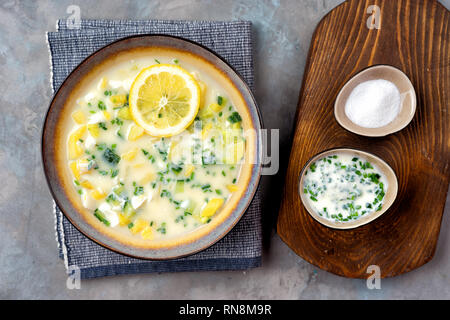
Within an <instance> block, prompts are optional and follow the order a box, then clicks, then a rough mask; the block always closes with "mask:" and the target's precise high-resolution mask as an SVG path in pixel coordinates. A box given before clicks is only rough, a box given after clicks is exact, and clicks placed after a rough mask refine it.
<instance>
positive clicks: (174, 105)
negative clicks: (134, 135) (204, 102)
mask: <svg viewBox="0 0 450 320" xmlns="http://www.w3.org/2000/svg"><path fill="white" fill-rule="evenodd" d="M129 104H130V111H131V116H132V117H133V119H134V121H135V122H136V124H138V125H139V126H141V127H142V128H144V130H145V131H146V132H147V133H148V134H149V135H151V136H155V137H169V136H173V135H176V134H178V133H181V132H182V131H183V130H184V129H186V128H187V127H188V126H189V125H190V124H191V123H192V122H193V121H194V119H195V116H196V115H197V112H198V108H199V105H200V87H199V85H198V83H197V81H196V80H195V79H194V77H193V76H192V75H191V74H190V73H189V72H188V71H186V70H185V69H183V68H181V67H179V66H175V65H170V64H156V65H153V66H150V67H148V68H145V69H143V70H142V71H141V72H140V73H139V74H138V76H137V77H136V79H135V80H134V82H133V84H132V85H131V89H130V96H129Z"/></svg>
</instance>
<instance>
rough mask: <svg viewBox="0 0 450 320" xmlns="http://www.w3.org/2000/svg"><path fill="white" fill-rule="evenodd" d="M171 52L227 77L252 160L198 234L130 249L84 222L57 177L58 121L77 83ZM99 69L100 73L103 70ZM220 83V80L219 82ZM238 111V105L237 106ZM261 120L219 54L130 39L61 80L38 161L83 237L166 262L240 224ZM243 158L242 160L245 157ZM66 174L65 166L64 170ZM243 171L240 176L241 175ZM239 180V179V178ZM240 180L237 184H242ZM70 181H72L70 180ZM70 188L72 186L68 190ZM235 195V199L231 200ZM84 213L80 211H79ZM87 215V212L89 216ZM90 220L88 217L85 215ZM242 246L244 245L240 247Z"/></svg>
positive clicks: (167, 41)
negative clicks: (141, 57)
mask: <svg viewBox="0 0 450 320" xmlns="http://www.w3.org/2000/svg"><path fill="white" fill-rule="evenodd" d="M155 49H157V50H175V51H177V52H183V54H185V55H186V57H188V56H189V57H193V59H198V60H201V61H202V62H203V63H206V64H207V65H208V67H205V70H206V69H207V68H209V69H207V70H213V69H212V68H214V70H217V71H218V72H219V73H220V74H221V77H222V78H221V79H226V81H227V85H229V86H230V88H233V92H235V93H236V95H237V96H238V97H239V101H240V102H242V103H239V105H240V106H239V107H240V108H241V110H243V112H244V113H245V114H244V115H243V119H246V120H245V123H244V120H243V127H244V129H245V127H246V126H247V128H249V129H253V134H254V136H253V137H252V138H251V139H250V140H248V141H250V142H248V144H249V145H248V147H247V148H246V150H247V151H246V157H247V156H249V157H250V158H251V159H253V160H255V161H253V162H249V163H248V164H245V165H243V168H244V169H241V175H240V178H239V180H238V182H237V186H238V191H236V193H234V194H233V195H232V197H231V198H230V201H229V202H230V203H231V205H228V203H229V202H227V204H226V205H225V206H224V208H223V209H221V211H220V212H219V213H217V215H218V216H217V218H216V217H215V218H214V219H212V220H211V222H210V223H208V224H207V225H205V226H202V227H201V228H199V229H201V231H198V232H197V231H193V232H191V233H190V234H189V235H188V236H186V239H185V238H183V239H175V240H173V241H172V240H171V241H167V243H162V244H161V245H154V246H153V245H148V246H147V245H142V246H140V245H135V244H133V243H130V242H129V241H128V242H127V241H121V239H120V237H119V236H117V237H113V236H111V235H110V234H108V232H107V231H105V230H101V229H100V227H95V226H94V225H93V223H90V222H89V221H88V218H87V213H85V212H84V211H86V209H84V208H83V207H82V206H81V205H80V203H79V202H80V199H79V196H78V198H76V192H75V190H72V189H74V188H73V186H72V185H71V184H70V183H71V182H72V180H70V179H69V178H67V177H69V175H68V174H67V173H65V174H64V173H62V171H63V170H62V169H61V168H62V167H64V166H65V167H67V163H65V162H64V161H63V159H62V158H61V155H60V154H61V152H60V150H61V149H62V148H61V146H62V145H63V143H65V142H64V141H65V140H64V141H63V138H61V137H60V136H62V135H61V134H58V131H61V130H60V128H61V123H62V122H63V120H62V119H66V118H67V117H70V114H69V113H68V112H65V109H66V110H69V107H67V108H66V106H68V105H70V104H73V103H74V99H75V97H76V96H77V92H79V91H80V90H81V89H80V86H83V84H82V83H88V81H91V80H88V79H94V78H95V77H94V75H98V74H100V72H102V70H108V69H107V68H108V66H112V65H114V63H115V62H117V61H120V59H125V58H128V57H131V58H132V57H133V54H134V53H135V52H140V53H141V54H142V53H143V54H145V52H146V51H145V50H155ZM102 68H103V69H102ZM224 81H225V80H224ZM236 107H237V106H236ZM260 129H261V120H260V115H259V113H258V108H257V105H256V102H255V99H254V97H253V95H252V93H251V90H250V88H249V87H248V86H247V85H246V83H245V82H244V80H243V79H242V78H241V76H240V75H239V74H238V73H237V72H236V71H235V70H234V69H233V68H232V67H231V66H230V65H229V64H228V63H227V62H226V61H225V60H224V59H222V58H221V57H220V56H219V55H217V54H216V53H214V52H213V51H211V50H209V49H207V48H205V47H203V46H201V45H199V44H197V43H194V42H192V41H189V40H186V39H182V38H178V37H172V36H166V35H141V36H133V37H128V38H124V39H121V40H118V41H116V42H113V43H111V44H109V45H107V46H105V47H103V48H102V49H100V50H98V51H96V52H95V53H93V54H92V55H90V56H89V57H87V58H86V59H85V60H84V61H82V62H81V63H80V64H79V65H78V66H77V67H76V68H75V69H74V70H73V71H72V72H71V73H70V75H69V76H68V77H67V78H66V79H65V81H64V82H63V84H62V85H61V87H60V88H59V89H58V91H57V92H56V94H55V96H54V98H53V100H52V102H51V104H50V107H49V109H48V113H47V115H46V118H45V123H44V128H43V132H42V160H43V166H44V171H45V176H46V178H47V182H48V185H49V187H50V191H51V193H52V195H53V198H54V199H55V201H56V204H57V205H58V207H59V208H60V209H61V210H62V212H63V213H64V215H65V216H66V218H67V219H68V220H69V221H70V222H71V223H72V224H73V225H74V226H75V227H76V228H77V229H78V230H79V231H80V232H82V233H83V234H84V235H85V236H87V237H89V238H90V239H91V240H93V241H95V242H97V243H98V244H100V245H102V246H104V247H106V248H109V249H111V250H114V251H116V252H118V253H121V254H125V255H128V256H132V257H137V258H142V259H155V260H165V259H172V258H179V257H183V256H187V255H190V254H193V253H196V252H199V251H201V250H204V249H206V248H208V247H209V246H211V245H212V244H214V243H215V242H217V241H218V240H220V239H221V238H223V237H224V236H225V235H226V234H227V233H228V232H230V230H231V229H232V228H233V227H234V226H235V225H236V223H237V222H238V221H239V220H240V218H241V217H242V215H243V214H244V213H245V211H246V209H247V207H248V206H249V204H250V202H251V200H252V199H253V196H254V194H255V192H256V189H257V186H258V183H259V179H260V171H261V162H260V161H259V160H260V159H261V157H260V155H261V149H262V142H261V141H262V140H261V130H260ZM246 159H247V158H246ZM66 171H67V168H66ZM242 171H244V173H242ZM241 177H244V178H242V179H241ZM241 180H242V182H241ZM72 183H73V182H72ZM69 187H71V188H69ZM233 197H234V198H233ZM83 210H84V211H83ZM90 216H92V213H91V215H90ZM90 218H91V219H92V217H90ZM244 245H245V244H244Z"/></svg>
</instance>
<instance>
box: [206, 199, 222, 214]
mask: <svg viewBox="0 0 450 320" xmlns="http://www.w3.org/2000/svg"><path fill="white" fill-rule="evenodd" d="M223 202H224V200H223V198H214V199H211V200H209V202H208V203H207V204H206V206H205V208H204V209H203V211H202V214H201V215H202V217H206V218H209V217H212V216H213V215H214V214H215V213H216V211H217V210H218V209H219V208H220V207H221V206H222V205H223Z"/></svg>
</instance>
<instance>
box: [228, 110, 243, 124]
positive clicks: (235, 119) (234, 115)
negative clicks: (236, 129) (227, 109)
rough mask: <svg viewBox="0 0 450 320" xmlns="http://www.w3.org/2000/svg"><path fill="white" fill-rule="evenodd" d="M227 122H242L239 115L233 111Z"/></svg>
mask: <svg viewBox="0 0 450 320" xmlns="http://www.w3.org/2000/svg"><path fill="white" fill-rule="evenodd" d="M228 121H230V122H231V123H236V122H240V121H242V118H241V115H240V114H239V113H238V112H236V111H234V112H233V113H232V114H231V115H230V116H229V117H228Z"/></svg>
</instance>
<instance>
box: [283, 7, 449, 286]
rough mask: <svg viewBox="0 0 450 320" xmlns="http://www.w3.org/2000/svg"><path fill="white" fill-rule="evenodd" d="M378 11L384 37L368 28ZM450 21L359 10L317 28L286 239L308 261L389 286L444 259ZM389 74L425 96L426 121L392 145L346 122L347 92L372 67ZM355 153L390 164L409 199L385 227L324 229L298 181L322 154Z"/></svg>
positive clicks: (425, 13) (420, 10) (427, 13)
mask: <svg viewBox="0 0 450 320" xmlns="http://www.w3.org/2000/svg"><path fill="white" fill-rule="evenodd" d="M370 5H377V6H378V7H380V9H381V10H380V13H381V14H380V29H369V28H368V27H367V25H366V21H367V19H368V18H369V17H370V14H368V13H367V8H368V7H369V6H370ZM449 17H450V14H449V11H448V10H447V9H446V8H445V7H443V6H442V5H441V4H440V3H438V2H437V1H434V0H429V1H427V0H398V1H397V0H396V1H392V0H384V1H383V0H370V1H359V0H351V1H347V2H345V3H343V4H342V5H340V6H338V7H336V8H335V9H333V10H332V11H331V12H330V13H329V14H328V15H327V16H325V17H324V19H323V20H322V21H321V22H320V23H319V25H318V26H317V28H316V30H315V33H314V35H313V38H312V40H311V46H310V51H309V56H308V61H307V65H306V69H305V75H304V79H303V84H302V89H301V92H300V98H299V104H298V107H297V114H296V120H295V133H294V138H293V145H292V150H291V155H290V160H289V167H288V172H287V175H286V184H285V190H284V194H283V200H282V204H281V207H280V212H279V216H278V226H277V228H278V233H279V235H280V236H281V238H282V240H283V241H284V242H286V243H287V244H288V246H289V247H290V248H292V249H293V250H294V251H295V252H296V253H297V254H298V255H300V256H301V257H302V258H304V259H305V260H307V261H309V262H310V263H312V264H314V265H316V266H318V267H319V268H322V269H324V270H327V271H330V272H332V273H335V274H338V275H342V276H345V277H352V278H367V277H368V274H367V273H366V270H367V267H368V266H370V265H378V266H380V269H381V276H382V277H391V276H395V275H398V274H401V273H404V272H407V271H410V270H413V269H415V268H417V267H420V266H421V265H423V264H425V263H427V262H428V261H429V260H431V258H432V257H433V255H434V252H435V248H436V244H437V240H438V236H439V229H440V225H441V220H442V215H443V211H444V205H445V200H446V193H447V190H448V184H449V175H450V167H449V158H450V134H449V126H450V116H449V110H448V108H449V89H450V87H449V86H450V52H449V50H450V30H449ZM377 64H388V65H392V66H395V67H397V68H399V69H400V70H402V71H403V72H405V73H406V75H407V76H408V77H409V78H410V79H411V82H412V83H413V85H414V87H415V89H416V94H417V111H416V114H415V116H414V118H413V120H412V122H411V123H410V125H409V126H407V127H406V128H405V129H403V130H402V131H400V132H397V133H395V134H392V135H389V136H387V137H383V138H368V137H362V136H358V135H356V134H353V133H351V132H348V131H346V130H345V129H343V128H342V127H340V126H339V124H338V123H337V122H336V120H335V118H334V114H333V108H334V101H335V99H336V96H337V94H338V93H339V90H340V88H341V87H342V86H343V85H344V84H345V83H346V81H347V80H349V79H350V78H351V77H352V76H354V75H355V74H356V73H358V72H359V71H361V70H363V69H364V68H366V67H369V66H372V65H377ZM333 147H351V148H358V149H361V150H363V151H367V152H371V153H374V154H376V155H378V156H379V157H381V158H382V159H384V160H385V161H386V162H387V163H389V165H390V166H391V167H392V168H393V169H394V171H395V172H396V174H397V176H398V182H399V193H398V197H397V199H396V201H395V202H394V204H393V206H392V207H391V208H390V209H389V210H388V211H387V212H386V213H385V214H384V215H383V216H382V217H380V218H379V219H377V220H375V221H373V222H372V223H370V224H368V225H365V226H362V227H359V228H356V229H353V230H334V229H330V228H327V227H325V226H322V225H321V224H319V223H318V222H316V221H315V220H314V219H313V218H312V217H311V216H310V215H309V214H308V213H307V211H306V210H305V208H304V207H303V205H302V203H301V200H300V197H299V195H298V192H297V190H298V189H297V186H298V176H299V174H300V171H301V169H302V167H303V166H304V164H305V163H306V162H307V160H308V159H309V158H311V157H312V156H313V155H315V154H316V153H318V152H320V151H323V150H325V149H329V148H333Z"/></svg>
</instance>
